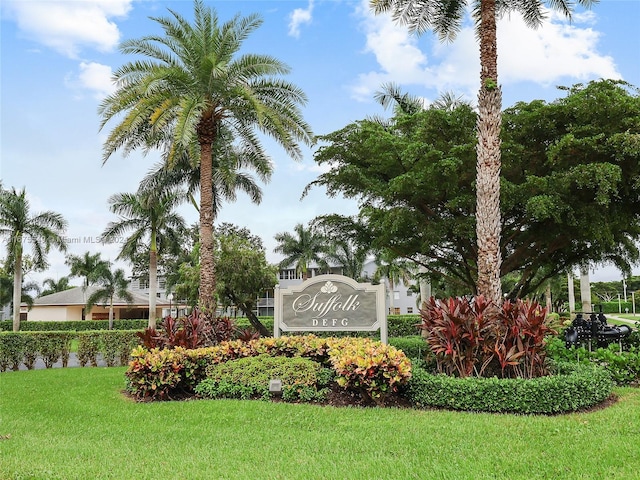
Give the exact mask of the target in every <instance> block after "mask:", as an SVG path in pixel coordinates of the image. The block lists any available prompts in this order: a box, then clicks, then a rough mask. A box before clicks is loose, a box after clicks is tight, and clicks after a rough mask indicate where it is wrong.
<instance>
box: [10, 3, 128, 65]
mask: <svg viewBox="0 0 640 480" xmlns="http://www.w3.org/2000/svg"><path fill="white" fill-rule="evenodd" d="M131 2H132V0H75V1H68V0H67V1H65V0H43V1H24V0H6V3H5V5H4V7H5V9H6V10H5V11H6V12H7V13H8V14H9V15H11V17H12V18H14V19H15V21H16V23H17V25H18V27H19V29H20V30H21V31H22V33H23V34H24V35H25V36H27V37H29V38H31V39H33V40H34V41H36V42H38V43H41V44H43V45H46V46H47V47H49V48H52V49H53V50H56V51H57V52H59V53H61V54H62V55H65V56H67V57H69V58H77V57H78V54H79V51H80V50H81V48H82V47H84V46H90V47H92V48H95V49H97V50H99V51H110V50H112V49H113V48H114V47H115V46H116V45H117V44H118V42H119V40H120V32H119V30H118V26H117V25H116V24H115V23H114V22H113V21H111V18H114V17H115V18H122V17H125V16H126V15H127V13H128V12H129V10H130V9H131Z"/></svg>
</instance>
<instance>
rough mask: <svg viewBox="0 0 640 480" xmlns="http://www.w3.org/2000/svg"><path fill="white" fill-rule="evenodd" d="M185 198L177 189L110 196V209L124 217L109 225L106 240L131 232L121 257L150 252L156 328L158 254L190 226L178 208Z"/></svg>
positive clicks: (151, 305)
mask: <svg viewBox="0 0 640 480" xmlns="http://www.w3.org/2000/svg"><path fill="white" fill-rule="evenodd" d="M183 198H184V193H183V192H182V191H180V190H177V189H165V190H164V191H162V190H140V189H139V190H138V191H137V192H136V193H135V194H131V193H117V194H115V195H112V196H111V197H110V198H109V203H110V205H111V206H110V210H111V211H112V212H113V213H115V214H117V215H119V217H120V219H119V220H118V221H116V222H110V223H109V225H107V228H106V229H105V230H104V232H102V240H103V241H104V242H110V241H113V240H114V239H115V238H119V237H123V236H124V234H125V233H127V232H131V235H130V236H129V237H128V238H127V239H126V241H125V242H124V244H123V245H122V248H121V250H120V254H119V255H118V258H119V259H130V260H133V259H135V257H136V255H137V254H138V253H139V252H140V251H141V250H146V251H147V252H148V256H149V328H155V327H156V315H155V312H156V292H157V283H158V254H159V253H161V252H162V251H163V250H166V249H167V248H169V247H170V246H172V245H177V244H178V243H179V242H180V239H181V238H182V237H181V234H182V233H183V232H184V230H185V229H186V225H185V222H184V219H183V218H182V217H181V216H180V215H179V214H178V213H176V212H175V211H174V210H175V208H176V207H177V206H178V205H179V204H180V203H182V200H183Z"/></svg>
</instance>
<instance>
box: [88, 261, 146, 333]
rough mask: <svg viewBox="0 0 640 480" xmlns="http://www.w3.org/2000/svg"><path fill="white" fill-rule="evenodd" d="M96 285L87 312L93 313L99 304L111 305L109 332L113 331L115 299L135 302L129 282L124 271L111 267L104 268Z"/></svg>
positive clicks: (97, 277)
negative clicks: (129, 289)
mask: <svg viewBox="0 0 640 480" xmlns="http://www.w3.org/2000/svg"><path fill="white" fill-rule="evenodd" d="M95 285H96V289H95V290H93V292H92V293H91V295H89V298H87V304H86V306H85V308H86V311H87V312H88V313H89V312H91V309H92V308H93V307H94V306H95V305H98V304H99V303H103V304H105V305H109V330H112V329H113V302H114V299H115V298H116V297H119V298H122V299H124V300H125V301H126V302H128V303H131V302H133V296H132V295H131V293H130V292H129V291H128V290H127V288H128V287H129V281H128V280H127V277H126V275H125V272H124V270H123V269H121V268H118V269H116V270H115V271H112V270H111V267H110V266H106V267H102V268H101V269H100V271H99V272H98V274H97V275H96V281H95ZM149 317H151V315H149Z"/></svg>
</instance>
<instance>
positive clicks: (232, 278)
mask: <svg viewBox="0 0 640 480" xmlns="http://www.w3.org/2000/svg"><path fill="white" fill-rule="evenodd" d="M223 227H225V230H223V231H221V230H220V229H218V241H219V248H218V250H217V252H216V267H217V271H218V281H219V284H218V295H219V297H220V301H221V303H222V304H223V305H227V306H231V305H235V306H236V307H238V308H239V309H240V310H241V311H242V312H243V313H244V315H246V316H247V318H248V319H249V322H250V323H251V325H252V326H253V327H254V328H255V329H256V330H257V331H258V332H260V334H261V335H263V336H270V335H272V333H273V332H269V330H267V329H266V327H265V326H264V325H263V324H262V322H260V320H259V319H258V317H257V316H256V314H255V309H256V302H257V299H258V298H259V296H260V295H261V294H262V293H263V292H264V291H266V290H269V289H272V288H273V287H274V286H275V285H276V283H277V282H278V279H277V278H278V277H277V274H278V271H277V267H275V266H273V265H269V264H268V263H267V259H266V255H265V250H264V247H263V246H262V241H261V240H260V239H259V237H256V236H254V235H251V233H250V232H249V231H248V230H247V229H244V228H237V227H233V226H231V225H229V224H225V225H224V226H223Z"/></svg>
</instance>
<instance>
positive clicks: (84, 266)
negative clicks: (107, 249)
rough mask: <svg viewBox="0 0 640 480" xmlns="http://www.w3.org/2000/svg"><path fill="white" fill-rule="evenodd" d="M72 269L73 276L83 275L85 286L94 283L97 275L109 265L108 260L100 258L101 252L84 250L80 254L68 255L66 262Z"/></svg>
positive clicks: (83, 284)
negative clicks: (92, 252)
mask: <svg viewBox="0 0 640 480" xmlns="http://www.w3.org/2000/svg"><path fill="white" fill-rule="evenodd" d="M64 263H65V264H66V265H67V266H68V267H69V268H70V269H71V276H72V277H83V278H84V280H83V282H82V286H83V288H84V289H85V290H86V288H87V287H88V286H89V285H92V284H93V283H94V282H95V281H96V275H97V274H98V273H99V272H100V271H102V269H103V268H104V267H108V266H109V262H108V261H107V260H102V259H101V258H100V253H94V254H91V253H90V252H84V254H83V255H82V256H80V255H67V258H66V260H65V262H64Z"/></svg>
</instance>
